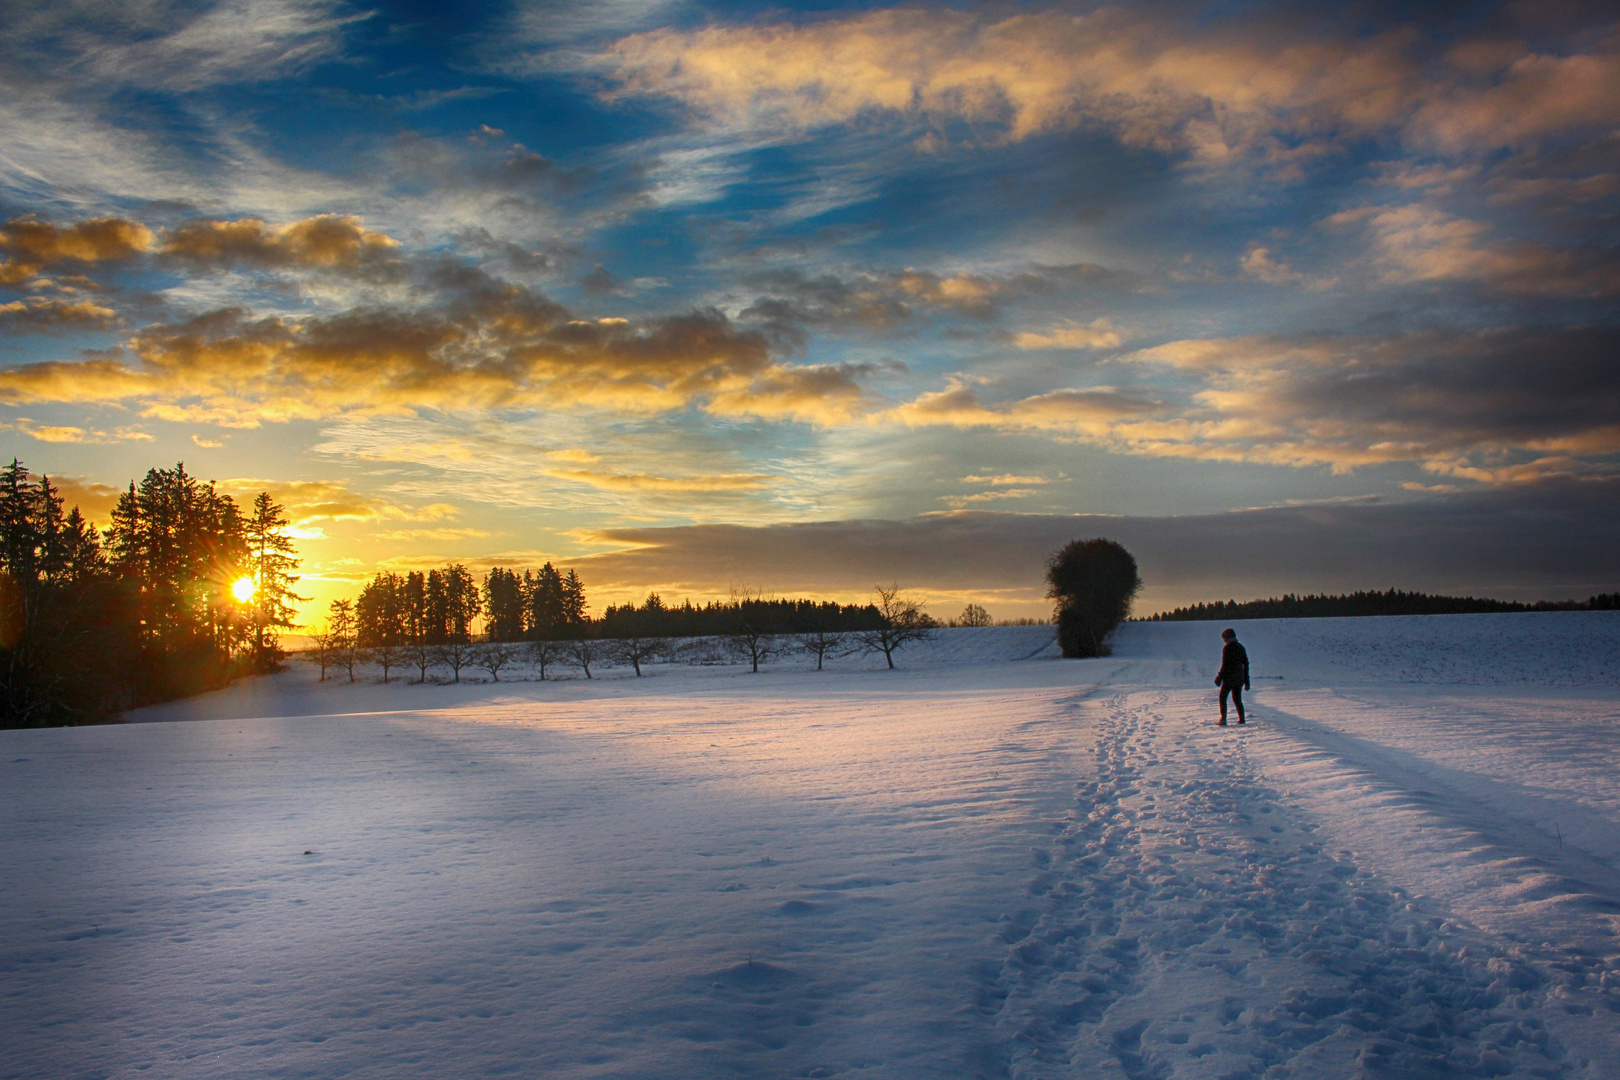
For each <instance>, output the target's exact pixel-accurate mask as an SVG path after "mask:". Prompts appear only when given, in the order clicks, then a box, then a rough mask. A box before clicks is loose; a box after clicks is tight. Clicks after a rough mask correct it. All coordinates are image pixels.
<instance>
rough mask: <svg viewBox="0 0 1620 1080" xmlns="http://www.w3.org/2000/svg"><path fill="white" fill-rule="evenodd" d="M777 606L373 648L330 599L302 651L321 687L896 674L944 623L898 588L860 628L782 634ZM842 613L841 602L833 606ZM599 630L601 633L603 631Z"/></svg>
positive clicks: (880, 592)
mask: <svg viewBox="0 0 1620 1080" xmlns="http://www.w3.org/2000/svg"><path fill="white" fill-rule="evenodd" d="M773 603H775V602H764V603H762V604H755V605H753V606H750V604H748V603H744V602H736V603H734V604H733V605H732V609H733V610H732V618H731V619H730V622H729V625H730V632H728V633H723V634H716V635H708V636H704V637H676V636H671V635H661V634H654V633H648V632H643V631H642V630H641V629H640V628H638V626H637V625H635V624H634V623H633V622H632V621H630V620H623V619H621V620H619V621H618V622H617V624H616V625H615V629H616V630H617V631H618V633H617V634H616V635H615V636H612V637H603V636H596V635H594V634H593V635H591V636H579V637H571V638H546V639H542V640H538V641H524V642H509V641H472V640H470V639H460V638H457V639H452V640H448V641H437V642H433V641H427V640H420V639H419V640H417V641H413V642H407V643H404V644H396V643H393V642H390V641H382V642H377V643H372V644H367V639H366V636H365V635H364V634H362V633H361V631H360V626H359V622H358V620H357V618H356V616H355V613H354V610H353V605H352V604H351V603H350V602H349V601H346V600H339V601H334V603H333V605H332V612H331V615H330V617H329V618H328V621H327V626H326V628H325V629H324V630H323V631H321V632H320V633H317V634H315V635H313V637H312V642H313V647H312V648H311V649H310V650H309V651H308V652H307V653H306V654H305V658H306V659H307V660H309V661H310V662H311V663H314V664H318V665H319V666H320V669H321V679H322V680H323V681H324V680H325V679H326V678H327V677H328V674H329V673H330V672H345V673H347V675H348V678H349V681H351V682H352V681H354V680H355V679H356V677H357V676H356V669H357V668H359V667H360V666H361V665H363V664H370V665H374V666H376V667H379V668H381V669H382V677H383V681H384V682H389V681H391V680H392V678H393V674H392V673H393V672H394V671H396V670H402V671H411V670H414V671H415V672H416V675H417V677H416V679H415V680H413V681H416V682H427V681H429V672H431V671H435V670H439V669H443V670H445V671H447V672H448V673H449V681H451V682H460V681H461V676H462V673H463V672H464V671H483V672H486V673H488V675H489V677H490V678H491V679H492V680H494V681H496V682H499V681H500V678H501V673H502V672H503V671H508V670H509V669H510V668H512V667H513V666H515V665H517V664H521V663H528V664H530V665H532V666H533V667H534V668H536V669H538V674H539V677H540V678H541V679H546V678H554V677H555V676H556V673H557V672H558V671H559V670H562V669H567V670H573V671H578V672H580V673H582V674H583V675H584V676H585V677H586V678H587V679H588V678H592V677H593V676H592V674H591V670H592V668H593V667H596V668H601V667H606V666H617V667H629V668H631V669H633V670H634V671H635V673H636V675H637V676H640V675H641V674H642V667H643V665H646V664H651V663H658V662H675V663H691V664H709V663H719V662H723V661H727V660H731V661H741V662H743V663H747V664H748V665H749V667H750V670H752V671H755V672H757V671H759V670H760V667H761V665H764V664H768V663H770V662H771V661H772V660H777V659H781V658H783V657H786V656H791V655H808V656H814V657H815V658H816V670H817V671H820V670H822V668H823V666H824V665H825V663H826V662H827V661H828V660H831V659H835V658H838V657H842V656H848V655H851V654H853V653H857V652H864V653H872V654H881V655H882V656H883V658H884V660H885V662H886V663H887V664H888V666H889V667H890V668H893V667H894V666H895V663H894V658H895V654H896V653H898V652H899V651H900V650H901V649H903V648H904V647H905V646H906V645H908V644H910V643H912V642H917V641H924V640H927V639H928V638H929V637H931V636H932V635H933V633H934V631H935V629H936V628H937V626H938V623H936V622H935V621H934V620H933V619H932V618H930V617H929V616H928V615H927V614H926V613H925V612H924V611H923V607H922V604H921V602H920V601H918V600H916V599H914V598H912V597H909V596H906V595H904V594H902V593H901V592H900V590H899V589H898V588H897V587H894V586H890V587H882V586H880V587H878V588H877V590H876V598H875V599H874V601H873V603H872V604H870V605H868V606H867V607H865V608H861V609H858V610H859V611H861V612H862V613H863V617H862V618H861V620H860V621H859V623H858V625H857V627H856V628H854V629H841V628H838V627H837V626H836V625H829V622H820V623H814V624H810V625H801V626H798V627H796V628H792V629H789V628H785V627H783V626H782V625H780V624H777V623H774V622H772V621H770V620H768V619H766V618H762V617H760V613H761V612H769V611H771V610H773V608H772V606H771V605H772V604H773ZM833 606H836V605H833ZM594 629H595V630H597V631H600V630H602V629H604V626H603V625H597V626H595V627H594Z"/></svg>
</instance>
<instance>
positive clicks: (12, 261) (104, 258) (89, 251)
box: [0, 217, 152, 285]
mask: <svg viewBox="0 0 1620 1080" xmlns="http://www.w3.org/2000/svg"><path fill="white" fill-rule="evenodd" d="M151 246H152V231H151V230H150V229H148V228H147V227H146V226H145V225H142V224H140V223H139V222H135V221H128V220H125V219H123V218H94V219H92V220H89V221H80V222H77V223H75V224H73V225H69V226H65V227H61V226H57V225H53V224H51V223H50V222H47V221H39V220H36V219H34V218H29V217H24V218H12V219H11V220H10V221H7V222H6V223H5V224H4V225H0V248H3V249H4V250H5V251H6V252H7V254H8V256H9V257H8V258H7V259H6V260H5V261H3V262H0V284H6V285H16V284H20V283H22V282H24V281H27V280H28V279H29V278H32V277H33V276H35V275H36V274H38V273H39V272H40V271H41V270H42V269H44V268H46V267H50V266H58V265H60V264H62V263H72V264H84V263H100V262H115V261H120V260H124V259H128V258H130V257H132V256H134V255H138V254H140V253H142V252H144V251H146V250H147V249H148V248H150V247H151Z"/></svg>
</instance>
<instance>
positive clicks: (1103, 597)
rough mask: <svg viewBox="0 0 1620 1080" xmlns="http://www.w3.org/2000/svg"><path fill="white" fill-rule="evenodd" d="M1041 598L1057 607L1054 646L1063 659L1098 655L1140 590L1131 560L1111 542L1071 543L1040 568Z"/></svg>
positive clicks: (1133, 563)
mask: <svg viewBox="0 0 1620 1080" xmlns="http://www.w3.org/2000/svg"><path fill="white" fill-rule="evenodd" d="M1046 582H1047V591H1046V595H1047V596H1049V597H1051V598H1052V599H1053V600H1054V601H1056V604H1057V624H1058V644H1059V646H1061V648H1062V649H1063V655H1064V656H1067V657H1085V656H1102V655H1104V651H1105V650H1104V644H1103V641H1104V639H1105V638H1107V636H1108V635H1109V634H1110V633H1112V632H1113V630H1114V628H1115V627H1116V626H1118V625H1119V624H1120V623H1122V622H1124V621H1125V618H1126V616H1127V615H1129V614H1130V611H1131V601H1132V600H1134V599H1135V598H1136V594H1137V593H1138V592H1139V591H1140V590H1141V588H1142V579H1141V577H1140V576H1139V575H1138V574H1137V572H1136V559H1134V558H1133V557H1132V556H1131V553H1130V552H1128V551H1126V550H1125V549H1124V548H1123V547H1121V546H1120V545H1119V544H1116V543H1115V542H1114V541H1112V540H1106V539H1103V538H1102V537H1096V538H1094V539H1091V540H1073V541H1070V542H1069V543H1067V544H1065V545H1064V546H1063V547H1061V548H1059V549H1058V550H1057V551H1055V552H1053V553H1052V555H1051V557H1050V558H1049V559H1048V560H1047V564H1046Z"/></svg>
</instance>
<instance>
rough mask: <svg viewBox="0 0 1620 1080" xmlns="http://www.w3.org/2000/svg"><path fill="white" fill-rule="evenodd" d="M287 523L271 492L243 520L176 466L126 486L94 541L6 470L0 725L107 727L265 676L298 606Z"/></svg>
mask: <svg viewBox="0 0 1620 1080" xmlns="http://www.w3.org/2000/svg"><path fill="white" fill-rule="evenodd" d="M287 525H288V522H287V518H286V515H285V511H284V509H283V508H282V507H281V506H279V505H277V504H276V503H275V502H274V501H273V500H272V499H271V498H270V496H269V495H268V494H260V495H259V497H258V498H257V499H256V500H255V501H254V503H253V505H252V507H251V508H250V509H249V510H247V511H245V512H244V511H243V510H242V508H240V507H238V506H237V504H236V502H235V501H234V500H233V499H232V498H231V497H230V496H229V495H226V494H223V493H221V492H219V491H217V490H216V489H215V487H214V485H213V484H212V483H207V484H204V483H200V482H199V481H198V480H197V479H196V478H195V477H193V476H191V475H190V474H188V473H187V472H186V470H185V466H184V465H183V464H180V465H176V466H175V467H174V468H173V469H152V470H150V471H148V472H147V474H146V476H145V478H144V479H143V480H142V481H141V482H140V484H139V485H136V484H135V483H133V482H131V484H130V486H129V489H128V490H127V491H125V492H124V493H123V494H122V495H120V496H119V499H118V504H117V506H116V508H115V509H114V510H113V514H112V523H111V525H110V526H109V527H108V528H107V529H106V530H105V531H104V532H101V533H98V532H97V531H96V529H95V528H94V527H93V526H92V525H91V524H90V523H89V522H88V521H86V520H85V518H84V516H83V514H81V513H80V511H79V509H78V507H73V508H72V509H71V510H69V509H66V507H65V504H64V501H63V499H62V496H61V494H60V493H59V492H58V490H57V489H56V487H55V486H54V485H53V484H52V483H51V481H50V479H49V477H44V476H42V477H40V478H39V479H38V480H37V481H36V480H33V479H32V478H31V476H30V474H29V472H28V469H27V468H26V467H25V466H23V464H22V463H21V462H19V461H16V460H13V461H12V463H11V464H10V465H9V466H7V467H5V468H4V469H3V470H0V726H5V727H34V726H45V725H55V724H75V723H85V722H93V721H97V720H103V719H106V718H108V717H110V716H112V715H114V714H116V713H118V712H121V711H123V710H126V709H130V708H134V707H136V706H139V705H145V704H150V703H152V702H156V701H164V700H168V699H170V698H174V697H180V696H184V695H187V694H194V693H199V692H201V691H204V690H209V689H213V688H216V687H219V686H223V685H224V684H226V683H227V682H229V681H230V680H231V679H232V678H233V677H235V676H236V675H239V674H242V673H245V672H248V671H264V670H269V669H272V668H274V667H275V666H276V665H277V664H278V663H279V661H280V660H281V658H282V653H281V650H280V645H279V640H278V635H277V631H278V630H279V629H282V628H286V627H289V626H291V625H292V616H293V611H294V605H295V604H296V602H297V601H298V599H299V597H298V596H296V595H295V594H294V592H293V584H294V583H295V582H296V581H297V578H296V577H294V576H293V574H292V571H293V570H295V569H296V568H297V566H298V560H297V559H296V558H295V557H294V556H293V545H292V541H291V540H290V539H289V538H288V537H287V535H286V529H287ZM244 582H245V583H246V585H244V584H243V583H244Z"/></svg>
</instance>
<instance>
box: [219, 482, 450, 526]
mask: <svg viewBox="0 0 1620 1080" xmlns="http://www.w3.org/2000/svg"><path fill="white" fill-rule="evenodd" d="M218 487H219V490H220V491H222V492H224V493H225V494H227V495H230V496H232V497H233V498H235V499H237V500H238V501H240V502H242V503H244V504H246V503H250V502H251V501H252V500H253V499H255V498H256V497H258V495H259V493H260V492H268V493H269V495H270V498H271V499H273V500H275V502H277V503H278V504H280V505H281V506H283V507H284V508H285V509H286V511H287V516H288V518H289V519H290V520H291V521H292V522H293V524H294V525H297V526H301V527H307V526H309V525H311V524H312V523H314V522H317V521H443V520H445V519H447V518H454V517H456V516H457V515H458V513H459V511H457V509H456V508H455V507H454V506H451V505H450V504H448V503H431V504H428V505H426V506H414V507H413V506H406V505H403V504H400V503H396V502H391V501H389V500H387V499H384V498H381V497H379V496H375V495H368V494H364V493H361V492H357V491H355V490H353V489H352V488H350V487H349V485H348V484H347V483H345V482H343V481H340V480H264V479H256V478H253V477H235V478H232V479H229V480H221V481H219V482H218Z"/></svg>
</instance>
